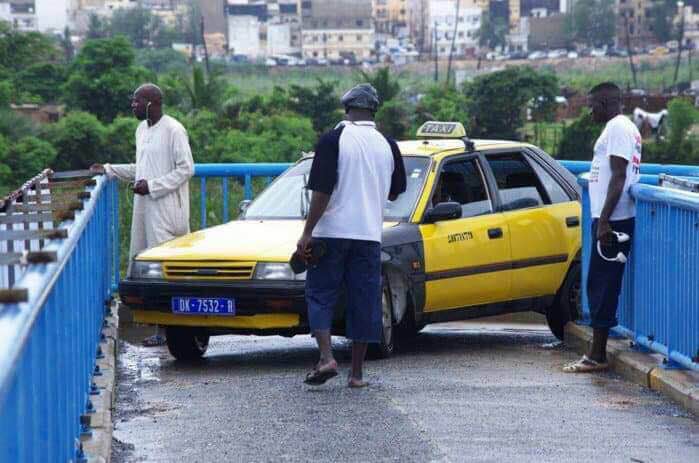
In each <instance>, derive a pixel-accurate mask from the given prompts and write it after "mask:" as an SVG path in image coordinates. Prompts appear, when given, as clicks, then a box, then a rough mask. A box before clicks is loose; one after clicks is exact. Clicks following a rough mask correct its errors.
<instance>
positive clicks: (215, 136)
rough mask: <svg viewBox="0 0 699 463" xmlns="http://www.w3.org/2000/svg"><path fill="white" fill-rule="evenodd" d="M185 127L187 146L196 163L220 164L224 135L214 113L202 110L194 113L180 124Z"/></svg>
mask: <svg viewBox="0 0 699 463" xmlns="http://www.w3.org/2000/svg"><path fill="white" fill-rule="evenodd" d="M182 123H183V124H184V125H185V126H186V127H187V132H188V134H189V144H190V146H191V147H192V155H193V157H194V160H195V161H196V162H221V152H220V151H219V150H220V148H221V145H222V143H219V141H220V139H221V138H222V137H223V136H224V135H225V131H224V130H223V129H222V128H221V126H220V124H219V121H218V117H217V116H216V114H215V113H213V112H211V111H209V110H207V109H202V110H200V111H194V112H193V113H192V114H190V115H189V116H188V117H186V120H184V121H183V122H182Z"/></svg>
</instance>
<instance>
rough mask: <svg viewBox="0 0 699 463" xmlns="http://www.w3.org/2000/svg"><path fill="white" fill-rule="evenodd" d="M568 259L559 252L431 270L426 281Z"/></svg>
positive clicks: (547, 263) (559, 261)
mask: <svg viewBox="0 0 699 463" xmlns="http://www.w3.org/2000/svg"><path fill="white" fill-rule="evenodd" d="M567 261H568V255H567V254H557V255H554V256H544V257H534V258H531V259H521V260H514V261H509V262H498V263H496V264H487V265H476V266H473V267H462V268H457V269H453V270H443V271H440V272H429V273H427V274H426V275H425V280H426V281H434V280H444V279H447V278H457V277H465V276H472V275H479V274H481V273H492V272H502V271H504V270H518V269H522V268H528V267H537V266H540V265H550V264H561V263H564V262H567Z"/></svg>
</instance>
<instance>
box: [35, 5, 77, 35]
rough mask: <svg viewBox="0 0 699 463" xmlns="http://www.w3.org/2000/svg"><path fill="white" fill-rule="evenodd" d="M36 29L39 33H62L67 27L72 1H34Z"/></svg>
mask: <svg viewBox="0 0 699 463" xmlns="http://www.w3.org/2000/svg"><path fill="white" fill-rule="evenodd" d="M35 4H36V17H37V21H38V28H39V31H41V32H63V30H64V29H65V28H66V26H68V25H69V23H68V18H69V15H70V11H71V8H72V7H73V1H72V0H35Z"/></svg>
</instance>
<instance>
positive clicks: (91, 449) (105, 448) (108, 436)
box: [81, 301, 119, 463]
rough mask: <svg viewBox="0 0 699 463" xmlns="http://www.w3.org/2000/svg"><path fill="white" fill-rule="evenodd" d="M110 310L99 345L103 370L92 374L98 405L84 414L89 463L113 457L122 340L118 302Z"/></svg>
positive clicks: (94, 400)
mask: <svg viewBox="0 0 699 463" xmlns="http://www.w3.org/2000/svg"><path fill="white" fill-rule="evenodd" d="M110 309H111V314H110V315H109V316H107V317H105V319H104V327H103V328H102V334H103V339H102V341H101V342H100V348H101V349H102V353H103V354H104V358H100V359H97V367H99V371H100V373H101V374H99V375H95V376H93V377H92V380H93V381H94V383H95V385H96V386H97V389H98V391H99V393H98V394H96V395H92V396H90V400H91V401H92V405H93V407H94V409H95V411H94V412H93V413H89V414H86V415H83V416H82V420H83V422H86V423H88V424H89V426H90V435H89V436H87V437H86V438H81V443H82V447H83V451H84V452H85V457H86V458H87V461H88V462H89V463H109V462H110V461H111V459H112V430H113V424H112V410H113V409H114V404H115V402H116V392H115V391H116V387H115V386H116V368H117V363H116V359H117V349H118V343H119V303H118V302H116V301H114V302H113V303H112V305H111V307H110Z"/></svg>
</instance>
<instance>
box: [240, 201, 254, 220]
mask: <svg viewBox="0 0 699 463" xmlns="http://www.w3.org/2000/svg"><path fill="white" fill-rule="evenodd" d="M250 203H252V200H250V199H244V200H242V201H241V202H240V204H238V212H239V213H240V216H241V217H242V216H243V215H245V211H247V210H248V207H249V206H250Z"/></svg>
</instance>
